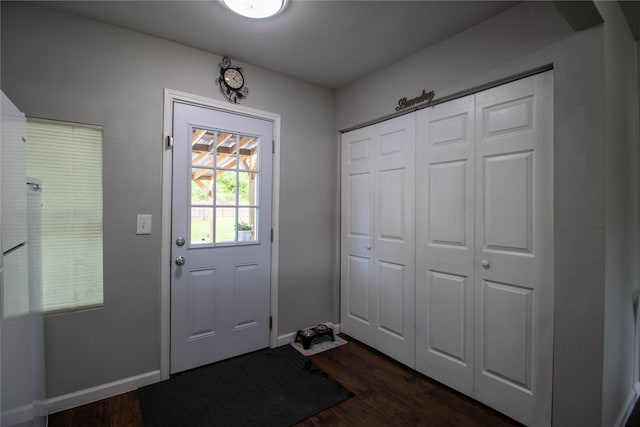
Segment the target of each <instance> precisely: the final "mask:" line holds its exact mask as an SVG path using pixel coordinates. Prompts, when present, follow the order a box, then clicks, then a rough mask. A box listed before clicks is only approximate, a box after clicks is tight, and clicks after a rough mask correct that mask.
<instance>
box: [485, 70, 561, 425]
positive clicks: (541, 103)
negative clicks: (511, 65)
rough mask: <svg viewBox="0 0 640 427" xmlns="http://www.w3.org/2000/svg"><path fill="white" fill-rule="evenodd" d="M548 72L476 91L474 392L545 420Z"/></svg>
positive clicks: (527, 419) (549, 303)
mask: <svg viewBox="0 0 640 427" xmlns="http://www.w3.org/2000/svg"><path fill="white" fill-rule="evenodd" d="M552 105H553V104H552V100H551V73H550V72H549V73H544V74H539V75H536V76H532V77H528V78H526V79H522V80H518V81H515V82H512V83H509V84H506V85H503V86H500V87H496V88H494V89H490V90H487V91H484V92H480V93H478V94H476V186H477V192H476V208H475V210H476V225H475V231H476V236H475V244H476V261H475V289H476V294H475V328H476V331H475V378H474V380H475V398H476V399H478V400H480V401H481V402H483V403H486V404H487V405H489V406H491V407H493V408H495V409H497V410H499V411H501V412H503V413H505V414H507V415H509V416H511V417H512V418H514V419H516V420H518V421H520V422H522V423H524V424H528V425H542V424H548V423H549V420H550V403H549V402H550V399H551V355H552V317H553V297H552V290H553V283H552V281H553V276H552V273H553V216H552V215H553V206H552V201H553V176H552V175H553V168H552V165H553V158H552V135H553V133H552V111H551V110H552Z"/></svg>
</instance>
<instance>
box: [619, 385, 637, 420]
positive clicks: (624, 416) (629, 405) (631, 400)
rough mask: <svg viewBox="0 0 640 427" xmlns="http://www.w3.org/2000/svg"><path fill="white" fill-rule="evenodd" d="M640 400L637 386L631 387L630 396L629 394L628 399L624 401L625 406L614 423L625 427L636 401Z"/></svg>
mask: <svg viewBox="0 0 640 427" xmlns="http://www.w3.org/2000/svg"><path fill="white" fill-rule="evenodd" d="M637 400H638V392H637V391H636V390H635V387H634V388H632V389H631V391H630V392H629V396H627V400H625V402H624V406H623V407H622V410H621V411H620V414H619V415H618V419H617V420H616V423H615V424H614V427H624V426H625V424H626V423H627V420H628V419H629V415H631V412H633V407H634V406H635V405H636V401H637Z"/></svg>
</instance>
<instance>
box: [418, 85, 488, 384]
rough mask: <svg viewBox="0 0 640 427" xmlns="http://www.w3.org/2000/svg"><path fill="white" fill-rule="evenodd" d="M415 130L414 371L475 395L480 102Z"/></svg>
mask: <svg viewBox="0 0 640 427" xmlns="http://www.w3.org/2000/svg"><path fill="white" fill-rule="evenodd" d="M417 123H418V126H417V132H418V133H417V141H416V158H417V166H416V167H417V169H416V180H417V181H416V232H417V246H416V263H417V273H416V369H417V370H418V371H420V372H422V373H424V374H425V375H428V376H429V377H431V378H434V379H436V380H438V381H440V382H442V383H444V384H447V385H448V386H450V387H452V388H454V389H456V390H458V391H460V392H462V393H465V394H467V395H473V283H474V269H473V259H474V231H473V227H474V168H475V163H474V125H475V122H474V97H473V96H468V97H464V98H461V99H457V100H455V101H451V102H447V103H445V104H440V105H437V106H435V107H431V108H426V109H424V110H421V111H419V112H418V118H417Z"/></svg>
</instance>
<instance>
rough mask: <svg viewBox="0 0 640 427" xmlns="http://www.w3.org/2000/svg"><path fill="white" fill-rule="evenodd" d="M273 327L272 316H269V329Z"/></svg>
mask: <svg viewBox="0 0 640 427" xmlns="http://www.w3.org/2000/svg"><path fill="white" fill-rule="evenodd" d="M271 329H273V317H272V316H269V330H271Z"/></svg>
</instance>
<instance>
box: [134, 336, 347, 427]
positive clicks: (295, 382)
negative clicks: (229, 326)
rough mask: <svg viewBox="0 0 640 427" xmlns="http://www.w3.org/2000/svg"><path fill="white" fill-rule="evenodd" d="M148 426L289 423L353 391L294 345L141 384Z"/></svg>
mask: <svg viewBox="0 0 640 427" xmlns="http://www.w3.org/2000/svg"><path fill="white" fill-rule="evenodd" d="M138 395H139V398H140V404H141V406H142V415H143V419H144V425H145V427H164V426H171V427H179V426H193V427H195V426H230V427H231V426H257V425H260V426H290V425H292V424H295V423H297V422H300V421H302V420H304V419H306V418H308V417H310V416H312V415H315V414H317V413H318V412H321V411H323V410H325V409H327V408H329V407H331V406H333V405H335V404H337V403H340V402H342V401H343V400H345V399H348V398H349V397H351V396H353V393H352V392H350V391H349V390H347V389H346V388H345V387H343V386H342V385H341V384H340V383H338V382H337V381H336V380H334V379H333V378H331V377H330V376H329V375H327V374H326V373H325V372H324V371H323V370H321V369H320V368H318V367H317V366H316V365H315V364H313V362H311V361H310V360H308V359H307V358H306V357H304V356H302V355H301V354H300V353H298V352H297V351H296V350H295V349H293V348H292V347H291V346H289V345H285V346H282V347H278V348H275V349H272V350H261V351H257V352H254V353H250V354H247V355H243V356H238V357H235V358H233V359H229V360H225V361H222V362H218V363H214V364H211V365H207V366H204V367H202V368H198V369H194V370H191V371H188V372H185V373H182V374H177V375H174V376H172V377H171V379H169V380H167V381H162V382H160V383H156V384H152V385H149V386H146V387H142V388H140V389H138Z"/></svg>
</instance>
